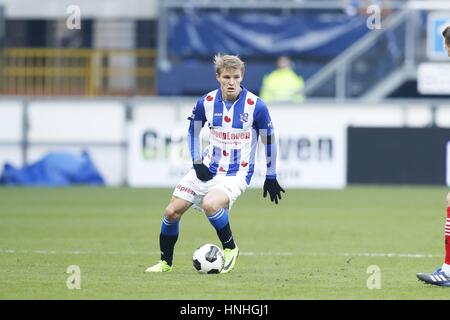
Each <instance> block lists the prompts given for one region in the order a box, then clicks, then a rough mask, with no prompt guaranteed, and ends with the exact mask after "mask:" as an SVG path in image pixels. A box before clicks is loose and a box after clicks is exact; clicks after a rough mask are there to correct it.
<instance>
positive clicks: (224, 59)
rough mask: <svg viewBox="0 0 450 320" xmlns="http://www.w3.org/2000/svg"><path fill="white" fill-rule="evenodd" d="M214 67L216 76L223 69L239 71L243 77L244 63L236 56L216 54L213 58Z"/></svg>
mask: <svg viewBox="0 0 450 320" xmlns="http://www.w3.org/2000/svg"><path fill="white" fill-rule="evenodd" d="M214 66H215V70H216V73H217V74H220V73H221V72H222V71H223V70H225V69H235V70H241V71H242V75H244V71H245V66H244V62H243V61H242V60H241V59H240V58H239V56H237V55H236V56H232V55H222V54H220V53H218V54H216V55H215V56H214Z"/></svg>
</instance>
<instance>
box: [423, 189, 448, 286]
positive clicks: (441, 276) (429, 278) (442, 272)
mask: <svg viewBox="0 0 450 320" xmlns="http://www.w3.org/2000/svg"><path fill="white" fill-rule="evenodd" d="M444 238H445V259H444V263H443V264H442V267H441V268H437V269H436V271H435V272H433V273H418V274H417V278H419V280H422V281H424V282H426V283H429V284H434V285H437V286H442V287H450V192H449V193H448V194H447V220H446V223H445V231H444Z"/></svg>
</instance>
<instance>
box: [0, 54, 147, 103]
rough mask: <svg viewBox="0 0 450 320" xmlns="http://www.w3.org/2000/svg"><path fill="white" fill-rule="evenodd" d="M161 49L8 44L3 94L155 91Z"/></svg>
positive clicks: (0, 74)
mask: <svg viewBox="0 0 450 320" xmlns="http://www.w3.org/2000/svg"><path fill="white" fill-rule="evenodd" d="M155 66H156V50H153V49H134V50H133V49H132V50H127V49H117V50H116V49H113V50H109V49H65V48H61V49H60V48H44V49H35V48H7V49H4V50H3V51H0V94H1V95H31V96H54V95H63V96H67V95H81V96H105V95H106V96H107V95H125V96H127V95H143V96H145V95H155V94H156V72H155V69H156V67H155Z"/></svg>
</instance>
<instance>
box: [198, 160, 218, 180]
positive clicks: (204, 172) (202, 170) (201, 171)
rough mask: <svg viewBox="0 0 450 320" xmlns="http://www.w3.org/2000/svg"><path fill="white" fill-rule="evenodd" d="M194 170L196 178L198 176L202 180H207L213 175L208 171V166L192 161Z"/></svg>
mask: <svg viewBox="0 0 450 320" xmlns="http://www.w3.org/2000/svg"><path fill="white" fill-rule="evenodd" d="M194 170H195V174H196V176H197V178H199V179H200V180H202V181H205V182H206V181H209V180H211V179H212V178H214V176H213V175H212V174H211V172H210V171H209V169H208V167H207V166H205V165H204V164H203V163H194Z"/></svg>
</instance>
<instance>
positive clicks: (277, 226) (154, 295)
mask: <svg viewBox="0 0 450 320" xmlns="http://www.w3.org/2000/svg"><path fill="white" fill-rule="evenodd" d="M171 192H172V190H171V189H131V188H89V187H85V188H61V189H45V188H43V189H41V188H0V299H157V300H165V299H173V300H191V299H230V300H239V299H275V300H283V299H294V300H303V299H371V300H372V299H449V298H450V289H449V288H439V287H433V286H430V285H425V284H423V283H421V282H418V281H417V280H416V277H415V273H416V272H431V271H433V270H434V269H435V268H436V267H438V266H440V265H441V263H442V261H443V256H444V243H443V238H444V232H443V230H444V223H445V196H446V193H447V189H446V188H443V187H410V186H404V187H386V186H372V187H365V186H364V187H363V186H351V187H348V188H347V189H345V190H305V189H289V190H287V192H286V194H283V199H282V201H281V203H280V204H279V205H275V204H273V203H271V202H270V201H269V200H268V199H267V198H266V199H264V198H262V190H259V189H249V190H247V192H246V193H245V194H243V195H242V196H241V198H239V200H238V201H237V202H236V204H235V206H234V207H233V209H232V210H231V213H230V223H231V226H232V229H233V233H234V236H235V239H236V242H237V244H238V245H239V247H240V249H241V255H240V256H239V259H238V261H237V264H236V267H235V269H234V270H233V271H232V272H231V273H229V274H222V275H220V274H219V275H199V274H197V273H196V271H195V270H194V268H193V266H192V260H191V259H192V253H193V251H194V250H195V248H197V247H198V246H199V245H201V244H204V243H215V244H218V245H219V241H218V239H217V236H216V234H215V231H214V229H213V228H212V227H211V225H210V224H209V222H208V220H207V219H206V218H205V217H204V216H203V215H202V214H200V213H198V212H197V211H195V210H193V209H190V210H189V211H188V212H186V214H185V215H184V217H183V219H182V221H181V224H180V237H179V240H178V243H177V246H176V248H175V259H174V269H173V271H172V272H171V273H168V274H145V273H144V270H145V268H146V267H148V266H149V265H151V264H154V263H156V262H157V260H158V259H159V244H158V239H159V230H160V225H161V217H162V213H163V210H164V208H165V206H166V204H167V202H168V200H169V198H170V195H171ZM70 265H77V266H79V268H80V271H81V283H80V286H81V288H80V289H79V290H69V289H68V288H67V284H66V281H67V279H68V277H69V276H70V275H69V274H68V273H66V271H67V268H68V266H70ZM370 266H377V267H378V268H379V270H380V278H379V279H380V282H379V283H380V288H379V289H369V288H368V286H367V283H368V280H369V283H373V282H371V279H372V278H373V275H372V274H371V273H368V268H369V267H370ZM369 271H370V268H369ZM370 277H372V278H370Z"/></svg>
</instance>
